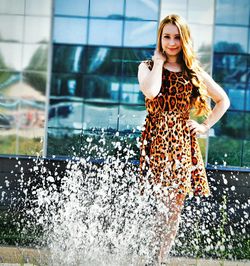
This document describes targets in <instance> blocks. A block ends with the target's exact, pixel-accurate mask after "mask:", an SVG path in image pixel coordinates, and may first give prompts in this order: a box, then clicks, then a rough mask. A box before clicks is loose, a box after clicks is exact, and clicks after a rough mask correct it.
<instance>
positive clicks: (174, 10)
mask: <svg viewBox="0 0 250 266" xmlns="http://www.w3.org/2000/svg"><path fill="white" fill-rule="evenodd" d="M187 10H188V9H187V0H175V1H169V0H162V1H161V12H160V20H162V19H163V18H165V17H166V16H167V15H168V14H178V15H179V16H181V17H183V18H185V19H187Z"/></svg>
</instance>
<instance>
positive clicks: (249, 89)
mask: <svg viewBox="0 0 250 266" xmlns="http://www.w3.org/2000/svg"><path fill="white" fill-rule="evenodd" d="M246 110H247V111H250V83H249V84H248V87H247V91H246Z"/></svg>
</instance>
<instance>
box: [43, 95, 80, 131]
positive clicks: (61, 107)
mask: <svg viewBox="0 0 250 266" xmlns="http://www.w3.org/2000/svg"><path fill="white" fill-rule="evenodd" d="M82 112H83V103H82V102H72V101H55V100H52V99H51V100H50V107H49V122H48V126H49V127H55V128H71V129H81V128H82Z"/></svg>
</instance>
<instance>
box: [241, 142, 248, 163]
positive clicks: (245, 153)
mask: <svg viewBox="0 0 250 266" xmlns="http://www.w3.org/2000/svg"><path fill="white" fill-rule="evenodd" d="M242 166H245V167H250V141H249V140H245V141H243V160H242Z"/></svg>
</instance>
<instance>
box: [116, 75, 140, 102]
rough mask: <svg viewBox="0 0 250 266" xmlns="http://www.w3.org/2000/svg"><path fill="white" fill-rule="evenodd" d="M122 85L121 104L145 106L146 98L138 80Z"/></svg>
mask: <svg viewBox="0 0 250 266" xmlns="http://www.w3.org/2000/svg"><path fill="white" fill-rule="evenodd" d="M128 82H129V80H126V82H123V83H122V93H121V102H123V103H132V104H144V96H143V94H142V92H141V90H140V88H139V84H138V81H137V79H131V80H130V83H128Z"/></svg>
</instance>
